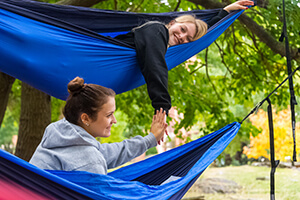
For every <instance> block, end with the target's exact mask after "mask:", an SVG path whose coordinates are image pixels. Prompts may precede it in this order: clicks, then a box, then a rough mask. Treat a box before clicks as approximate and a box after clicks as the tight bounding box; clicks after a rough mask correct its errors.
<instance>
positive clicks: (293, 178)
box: [183, 165, 300, 200]
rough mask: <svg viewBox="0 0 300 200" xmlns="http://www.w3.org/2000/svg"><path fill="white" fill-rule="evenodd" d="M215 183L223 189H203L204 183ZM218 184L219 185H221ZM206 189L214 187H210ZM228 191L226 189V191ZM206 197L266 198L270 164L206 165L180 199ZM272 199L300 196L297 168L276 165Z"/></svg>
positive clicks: (231, 199) (228, 199) (207, 199)
mask: <svg viewBox="0 0 300 200" xmlns="http://www.w3.org/2000/svg"><path fill="white" fill-rule="evenodd" d="M211 180H213V181H214V182H213V183H214V184H215V185H216V183H217V184H219V183H220V182H223V184H222V185H223V187H220V184H219V185H218V187H217V188H218V189H217V190H218V191H219V192H222V193H216V192H215V193H204V192H203V187H205V185H206V186H208V187H212V186H211V185H213V184H211ZM220 188H221V189H220ZM205 191H208V192H209V191H210V192H211V191H213V190H211V189H209V190H207V189H206V190H205ZM226 191H227V192H226ZM196 197H198V199H205V200H268V199H270V168H269V167H265V166H263V167H256V166H248V165H243V166H230V167H220V168H216V167H209V168H208V169H206V170H205V172H204V173H203V174H202V175H201V177H200V178H199V179H198V180H197V182H196V183H195V184H194V185H193V187H192V188H191V189H190V190H189V191H188V193H187V194H186V195H185V196H184V198H183V199H186V200H187V199H191V200H192V199H194V200H196V199H197V198H196ZM275 199H276V200H298V199H299V200H300V169H299V168H292V169H291V168H277V169H276V172H275Z"/></svg>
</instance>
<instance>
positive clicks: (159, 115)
mask: <svg viewBox="0 0 300 200" xmlns="http://www.w3.org/2000/svg"><path fill="white" fill-rule="evenodd" d="M165 118H166V111H163V109H162V108H161V109H160V110H159V111H158V110H157V111H156V114H155V115H154V116H153V119H152V124H151V129H150V131H151V133H153V135H154V136H155V138H156V141H157V143H158V144H160V141H161V140H162V139H163V137H164V133H165V132H166V130H167V127H168V124H167V123H166V122H165V121H166V119H165Z"/></svg>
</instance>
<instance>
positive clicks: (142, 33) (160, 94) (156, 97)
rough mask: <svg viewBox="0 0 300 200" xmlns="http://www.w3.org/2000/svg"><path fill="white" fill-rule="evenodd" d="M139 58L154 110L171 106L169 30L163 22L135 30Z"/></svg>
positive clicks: (167, 108)
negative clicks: (168, 62)
mask: <svg viewBox="0 0 300 200" xmlns="http://www.w3.org/2000/svg"><path fill="white" fill-rule="evenodd" d="M133 33H134V43H135V47H136V53H137V60H138V64H139V66H140V69H141V72H142V74H143V76H144V78H145V81H146V84H147V90H148V94H149V97H150V99H151V101H152V106H153V108H154V110H155V111H156V110H159V109H160V108H163V109H164V110H165V111H166V112H167V113H168V111H169V109H170V108H171V98H170V95H169V92H168V68H167V64H166V61H165V54H166V51H167V47H168V41H169V31H168V29H167V28H166V27H165V25H163V24H161V23H150V24H146V25H144V26H142V27H140V28H138V29H136V30H134V32H133Z"/></svg>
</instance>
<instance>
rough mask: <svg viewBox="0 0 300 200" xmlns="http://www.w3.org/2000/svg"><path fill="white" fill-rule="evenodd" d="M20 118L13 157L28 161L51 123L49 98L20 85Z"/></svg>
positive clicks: (24, 84) (23, 84) (31, 88)
mask: <svg viewBox="0 0 300 200" xmlns="http://www.w3.org/2000/svg"><path fill="white" fill-rule="evenodd" d="M21 99H22V101H21V116H20V124H19V133H18V142H17V147H16V153H15V155H16V156H18V157H20V158H22V159H24V160H26V161H29V160H30V158H31V156H32V154H33V153H34V151H35V149H36V147H37V146H38V144H39V143H40V141H41V138H42V136H43V133H44V130H45V128H46V126H47V125H48V124H49V123H50V122H51V103H50V102H51V99H50V96H49V95H47V94H45V93H44V92H41V91H39V90H37V89H34V88H33V87H31V86H29V85H28V84H26V83H24V82H23V83H22V94H21Z"/></svg>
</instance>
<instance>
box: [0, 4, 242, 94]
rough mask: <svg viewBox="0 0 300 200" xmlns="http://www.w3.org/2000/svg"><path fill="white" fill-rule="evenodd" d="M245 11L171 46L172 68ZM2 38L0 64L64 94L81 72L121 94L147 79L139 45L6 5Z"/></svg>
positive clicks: (0, 11) (39, 86)
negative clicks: (58, 23) (61, 24)
mask: <svg viewBox="0 0 300 200" xmlns="http://www.w3.org/2000/svg"><path fill="white" fill-rule="evenodd" d="M2 1H3V0H2ZM0 2H1V1H0ZM242 12H243V11H240V12H236V13H231V14H229V15H228V16H227V17H226V18H224V19H223V20H221V21H220V22H219V23H217V24H216V25H215V26H214V27H212V28H211V29H210V30H209V32H208V33H207V34H206V35H205V36H203V37H202V38H200V39H199V40H197V41H195V42H191V43H188V44H183V45H177V46H173V47H170V48H168V51H167V54H166V62H167V65H168V69H169V70H170V69H172V68H174V67H176V66H177V65H179V64H180V63H182V62H184V61H186V60H187V59H189V58H190V57H192V56H193V55H195V54H197V53H199V52H200V51H202V50H203V49H205V48H206V47H208V46H209V45H210V44H211V43H212V42H213V41H214V40H215V39H216V38H217V37H218V36H219V35H220V34H222V33H223V32H224V31H225V29H226V28H227V27H228V26H229V25H230V24H231V23H232V22H233V21H234V20H235V19H236V18H237V17H238V16H239V15H240V14H241V13H242ZM145 18H146V17H145ZM47 20H50V19H48V18H47ZM50 21H51V20H50ZM108 34H109V33H108ZM0 38H1V45H0V60H1V63H0V70H1V71H2V72H4V73H6V74H9V75H11V76H13V77H16V78H18V79H20V80H22V81H24V82H26V83H28V84H30V85H31V86H33V87H35V88H37V89H40V90H42V91H44V92H45V93H47V94H49V95H51V96H54V97H56V98H59V99H63V100H65V99H66V98H67V96H68V92H67V84H68V82H69V81H71V80H72V79H73V78H74V77H76V76H80V77H82V78H84V79H85V82H86V83H95V84H99V85H102V86H105V87H109V88H112V89H113V90H115V91H116V93H117V94H119V93H122V92H126V91H128V90H132V89H134V88H136V87H139V86H141V85H143V84H144V83H145V80H144V78H143V76H142V74H141V72H140V69H139V67H138V65H137V61H136V52H135V50H134V49H132V48H128V47H124V46H121V45H117V44H112V43H111V42H109V39H108V41H104V40H101V39H99V38H95V37H91V36H87V35H85V34H81V33H77V32H74V31H70V30H67V29H64V28H59V27H57V26H54V25H50V24H47V23H43V22H40V21H36V20H33V19H29V18H26V17H23V16H21V15H18V14H15V13H12V12H9V11H7V10H4V9H0ZM111 41H113V40H111ZM114 42H117V41H114Z"/></svg>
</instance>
